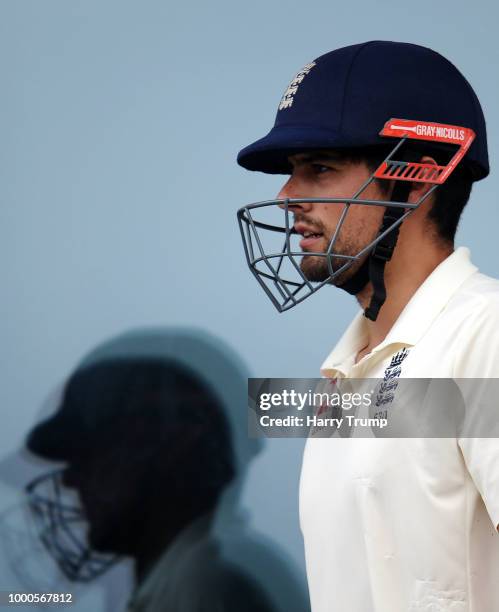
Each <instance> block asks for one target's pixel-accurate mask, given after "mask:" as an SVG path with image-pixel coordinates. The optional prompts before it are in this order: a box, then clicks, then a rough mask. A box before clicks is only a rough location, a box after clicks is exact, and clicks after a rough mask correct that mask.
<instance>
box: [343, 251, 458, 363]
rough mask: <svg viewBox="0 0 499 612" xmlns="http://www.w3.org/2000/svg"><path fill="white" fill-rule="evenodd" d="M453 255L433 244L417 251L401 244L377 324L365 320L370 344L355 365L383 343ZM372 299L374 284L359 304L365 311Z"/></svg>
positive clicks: (388, 267) (388, 271) (362, 294)
mask: <svg viewBox="0 0 499 612" xmlns="http://www.w3.org/2000/svg"><path fill="white" fill-rule="evenodd" d="M399 247H401V248H399ZM452 252H453V246H448V247H446V246H443V245H437V244H435V243H434V242H431V243H430V244H429V245H428V244H427V245H420V248H418V249H417V250H416V249H411V248H407V247H406V248H404V247H403V245H402V244H399V245H398V246H397V249H396V250H395V253H394V257H393V259H392V260H391V261H390V262H388V264H387V265H386V268H385V286H386V294H387V298H386V301H385V303H384V304H383V306H382V307H381V310H380V312H379V315H378V318H377V319H376V321H370V320H369V319H366V323H367V332H368V342H367V344H366V345H365V346H364V347H363V348H362V349H361V350H360V351H359V353H358V354H357V357H356V360H355V361H356V363H357V362H358V361H360V359H362V357H363V356H364V355H367V354H368V353H370V352H371V351H372V349H373V348H375V347H376V346H378V344H380V343H381V342H383V340H384V339H385V338H386V336H387V334H388V332H389V331H390V329H391V328H392V327H393V325H394V323H395V322H396V321H397V319H398V318H399V316H400V314H401V312H402V311H403V310H404V308H405V307H406V305H407V304H408V303H409V301H410V299H411V298H412V296H413V295H414V294H415V293H416V291H417V290H418V289H419V287H420V286H421V285H422V284H423V282H424V281H425V280H426V279H427V278H428V276H429V275H430V274H431V273H432V272H433V270H435V268H436V267H437V266H438V265H439V264H440V263H442V261H444V259H447V257H448V256H449V255H451V253H452ZM371 296H372V286H371V283H369V284H368V285H367V286H366V287H365V288H364V289H363V290H362V291H361V292H360V293H359V294H357V296H356V297H357V300H358V302H359V304H360V305H361V307H362V308H363V309H364V310H365V309H366V308H367V307H368V306H369V302H370V300H371Z"/></svg>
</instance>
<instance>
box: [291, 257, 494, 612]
mask: <svg viewBox="0 0 499 612" xmlns="http://www.w3.org/2000/svg"><path fill="white" fill-rule="evenodd" d="M365 344H366V330H365V319H364V317H363V315H362V313H359V315H358V316H357V317H356V318H355V319H354V321H353V322H352V324H351V325H350V327H349V328H348V329H347V331H346V333H345V334H344V335H343V337H342V338H341V340H340V341H339V343H338V345H337V346H336V348H335V349H334V350H333V351H332V353H331V354H330V355H329V357H328V358H327V359H326V361H325V362H324V364H323V366H322V369H321V372H322V374H323V375H324V376H326V377H339V378H367V377H372V378H374V377H380V378H382V377H383V374H384V373H385V372H386V371H387V369H388V368H390V364H391V363H392V364H393V363H394V362H392V359H393V358H394V357H395V363H396V365H397V367H399V368H400V370H399V371H398V375H399V376H400V377H406V378H436V377H439V378H499V281H497V280H495V279H492V278H489V277H487V276H485V275H483V274H481V273H479V272H478V270H477V268H476V267H475V266H473V265H472V264H471V262H470V260H469V251H468V250H467V249H465V248H459V249H457V250H456V251H455V252H454V253H453V254H452V255H451V256H450V257H448V258H447V259H446V260H445V261H443V262H442V263H441V264H440V265H439V266H438V267H437V268H436V269H435V270H434V271H433V272H432V274H431V275H430V276H429V277H428V278H427V279H426V280H425V282H424V283H423V284H422V285H421V287H420V288H419V289H418V290H417V292H416V293H415V294H414V296H413V297H412V299H411V300H410V302H409V303H408V304H407V306H406V307H405V309H404V310H403V312H402V313H401V314H400V316H399V318H398V320H397V321H396V323H395V324H394V326H393V327H392V329H391V330H390V332H389V333H388V335H387V337H386V338H385V340H384V341H383V342H382V343H381V344H379V345H378V346H377V347H376V348H374V349H373V350H372V352H371V353H369V354H368V355H365V356H364V357H363V358H362V359H361V360H360V361H359V363H357V364H355V363H354V361H355V356H356V354H357V352H358V351H359V350H360V349H361V348H362V347H363V346H365ZM498 404H499V400H498ZM498 419H499V408H498ZM300 524H301V529H302V532H303V535H304V541H305V556H306V565H307V575H308V582H309V589H310V597H311V604H312V612H423V611H424V612H444V611H445V612H447V611H449V612H498V611H499V534H498V533H497V531H496V526H497V525H498V524H499V439H497V438H471V439H464V438H462V439H456V438H425V439H423V438H403V439H402V438H372V439H367V438H337V437H333V438H309V439H308V440H307V444H306V448H305V453H304V459H303V466H302V473H301V480H300Z"/></svg>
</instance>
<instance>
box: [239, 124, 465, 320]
mask: <svg viewBox="0 0 499 612" xmlns="http://www.w3.org/2000/svg"><path fill="white" fill-rule="evenodd" d="M380 134H381V135H382V136H392V137H393V136H396V137H398V138H400V141H399V142H398V143H397V144H396V146H395V147H394V148H393V150H392V151H391V152H390V153H389V155H388V156H387V157H386V158H385V159H384V160H383V162H382V163H381V164H380V165H379V167H378V168H377V169H376V170H375V171H374V172H373V173H372V174H371V176H370V177H369V178H368V179H367V180H366V181H365V182H364V183H363V184H362V185H361V186H360V188H359V189H358V190H357V191H356V193H354V194H353V196H352V197H351V198H304V199H284V200H277V199H276V200H267V201H263V202H256V203H253V204H248V205H247V206H243V207H242V208H240V209H239V210H238V211H237V218H238V223H239V228H240V231H241V237H242V240H243V246H244V252H245V255H246V261H247V264H248V266H249V268H250V270H251V272H252V274H253V275H254V276H255V278H256V279H257V281H258V282H259V284H260V285H261V286H262V288H263V290H264V291H265V293H266V294H267V296H268V297H269V298H270V300H271V302H272V303H273V304H274V306H275V307H276V309H277V310H278V311H279V312H284V311H285V310H289V309H290V308H293V307H294V306H296V305H297V304H299V303H300V302H303V300H305V299H306V298H307V297H309V296H310V295H312V294H313V293H315V292H316V291H318V290H319V289H320V288H321V287H323V286H324V285H327V284H334V281H335V280H336V279H337V278H338V276H339V275H340V274H342V273H343V272H345V271H346V270H348V269H349V268H350V267H351V266H352V265H353V264H354V263H355V262H356V261H359V260H361V259H362V258H363V257H364V255H366V253H369V252H371V251H372V250H373V249H374V247H375V246H376V245H377V244H378V242H380V241H381V240H383V238H384V237H385V236H386V235H387V234H389V233H390V232H392V231H393V230H394V229H395V228H397V227H398V226H400V225H401V223H402V222H403V221H404V220H405V219H406V218H407V217H408V216H409V215H410V214H411V213H412V212H413V211H414V210H416V209H417V208H419V206H420V205H421V204H422V203H423V202H424V200H426V198H428V197H429V196H430V194H432V193H433V192H434V191H435V189H436V188H437V187H438V185H441V184H442V183H444V182H445V180H446V179H447V178H448V177H449V175H450V174H451V172H452V171H453V170H454V169H455V168H456V166H457V164H458V163H459V162H460V161H461V159H462V158H463V157H464V155H465V153H466V151H467V150H468V148H469V147H470V145H471V143H472V142H473V139H474V137H475V134H474V132H473V130H470V129H468V128H463V127H459V126H450V125H444V124H436V123H429V122H423V121H409V120H405V119H390V120H389V121H387V122H386V124H385V126H384V128H383V130H382V131H381V132H380ZM409 139H415V140H424V141H429V142H438V143H445V144H447V145H454V146H457V147H458V149H457V151H456V153H455V154H454V156H453V157H452V159H451V160H450V161H449V162H448V164H447V165H446V166H438V165H434V164H421V163H415V162H407V161H400V160H396V159H395V157H394V156H395V154H396V152H397V151H398V150H399V149H400V148H401V147H402V146H403V145H404V143H406V142H407V141H408V140H409ZM376 179H386V180H394V181H411V182H420V183H428V184H431V185H432V187H431V188H430V189H429V190H428V191H427V192H426V194H424V195H423V196H422V197H421V198H420V199H419V200H418V201H417V202H416V203H413V204H409V203H408V202H397V201H392V200H369V199H362V198H361V197H360V196H361V194H362V193H363V192H364V191H365V189H366V188H367V187H368V186H369V185H370V184H371V183H372V182H373V181H375V180H376ZM300 203H321V204H328V205H333V206H334V205H338V204H339V205H342V206H343V207H344V208H343V210H342V212H341V215H340V218H339V220H338V223H337V226H336V228H335V230H334V232H333V235H332V236H331V238H330V240H329V243H328V247H327V249H326V250H325V251H324V252H309V251H307V252H304V251H302V250H300V248H299V246H298V244H297V240H296V236H297V235H299V234H297V232H296V231H295V230H294V228H293V223H292V222H291V221H290V210H289V207H290V206H292V205H293V204H300ZM358 205H362V206H382V207H386V208H391V209H400V208H403V209H404V210H405V212H404V213H403V214H402V216H400V217H399V218H397V219H396V220H395V221H394V222H393V223H392V224H390V225H389V226H388V227H386V228H385V229H384V230H383V231H382V232H380V233H379V234H378V236H377V237H376V238H375V239H374V240H373V241H371V242H370V243H369V244H368V245H366V246H365V247H364V248H362V249H361V250H360V251H359V252H358V253H356V254H355V255H345V254H343V253H339V252H337V251H336V249H335V247H336V242H337V239H338V235H339V233H340V231H341V228H342V227H343V224H344V222H345V219H346V217H347V215H348V212H349V210H350V207H351V206H358ZM281 209H282V211H281ZM282 212H284V224H282ZM272 214H273V215H274V216H276V214H278V215H279V216H278V217H277V222H276V221H275V220H273V219H271V220H270V221H267V217H271V215H272ZM279 219H281V221H279ZM310 256H313V257H322V258H324V259H325V260H326V262H327V268H328V273H329V275H328V277H327V278H326V279H325V280H323V281H321V282H318V283H314V282H312V281H309V280H308V279H307V278H306V276H305V275H304V273H303V271H302V270H301V268H300V262H301V259H302V258H303V257H310ZM335 260H336V262H338V260H341V261H344V263H342V264H341V265H340V266H339V267H338V265H336V269H334V267H333V262H334V261H335Z"/></svg>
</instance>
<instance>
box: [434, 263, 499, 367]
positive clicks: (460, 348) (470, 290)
mask: <svg viewBox="0 0 499 612" xmlns="http://www.w3.org/2000/svg"><path fill="white" fill-rule="evenodd" d="M446 310H447V313H446V317H445V318H449V319H452V318H454V320H455V321H456V322H457V321H459V325H458V326H457V327H456V338H455V339H456V341H455V342H454V343H453V346H454V347H455V351H456V354H455V360H454V364H455V365H454V373H453V376H454V378H470V377H471V378H491V377H493V378H499V280H498V279H495V278H492V277H490V276H487V275H485V274H482V273H480V272H477V273H475V274H473V275H472V276H471V277H470V278H468V279H467V280H466V281H465V282H464V283H463V285H462V286H461V287H460V289H459V290H458V291H457V292H456V293H455V294H454V296H453V297H452V298H451V300H450V301H449V303H448V305H447V308H446Z"/></svg>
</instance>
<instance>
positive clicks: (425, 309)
mask: <svg viewBox="0 0 499 612" xmlns="http://www.w3.org/2000/svg"><path fill="white" fill-rule="evenodd" d="M477 270H478V268H477V267H476V266H474V265H473V264H472V263H471V261H470V252H469V249H467V248H466V247H459V248H458V249H456V250H455V251H454V252H453V253H452V254H451V255H449V257H447V258H446V259H444V261H442V263H441V264H439V265H438V266H437V267H436V268H435V269H434V270H433V272H432V273H431V274H430V275H429V276H428V277H427V278H426V279H425V281H424V282H423V283H422V284H421V286H420V287H419V288H418V290H417V291H416V293H415V294H414V295H413V296H412V298H411V299H410V300H409V302H408V303H407V305H406V306H405V308H404V310H403V311H402V312H401V313H400V315H399V317H398V319H397V320H396V321H395V323H394V325H393V326H392V328H391V329H390V331H389V332H388V334H387V335H386V338H385V339H384V340H383V341H382V342H381V343H380V344H378V346H376V347H375V348H374V349H373V350H372V351H371V354H373V353H377V352H379V351H381V350H382V349H384V348H386V347H387V346H388V345H391V344H403V345H405V346H413V345H414V344H416V343H417V342H418V340H419V339H420V338H422V336H423V335H424V334H425V333H426V331H427V330H428V328H429V327H430V325H431V324H432V323H433V321H434V320H435V319H436V318H437V316H438V315H439V314H440V312H441V311H442V310H443V309H444V308H445V306H446V305H447V303H448V302H449V300H450V299H451V297H452V296H453V295H454V293H455V292H456V291H457V290H458V288H459V287H460V286H461V285H462V283H464V281H465V280H466V279H467V278H469V277H470V276H471V275H472V274H474V273H475V272H476V271H477ZM367 339H368V335H367V325H366V319H365V317H364V314H363V312H362V311H361V312H359V313H358V314H357V315H356V317H355V318H354V320H353V321H352V323H351V324H350V325H349V327H348V328H347V330H346V332H345V333H344V334H343V336H342V337H341V339H340V341H339V342H338V344H337V345H336V346H335V348H334V349H333V350H332V352H331V353H330V354H329V356H328V357H327V358H326V360H325V361H324V363H323V364H322V366H321V374H322V375H323V376H334V375H335V373H336V372H337V371H340V372H343V373H344V374H345V373H346V372H345V370H348V369H349V367H350V366H351V365H353V363H354V360H355V356H356V355H357V353H358V351H359V350H360V349H361V348H362V347H364V346H365V345H366V342H367Z"/></svg>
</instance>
